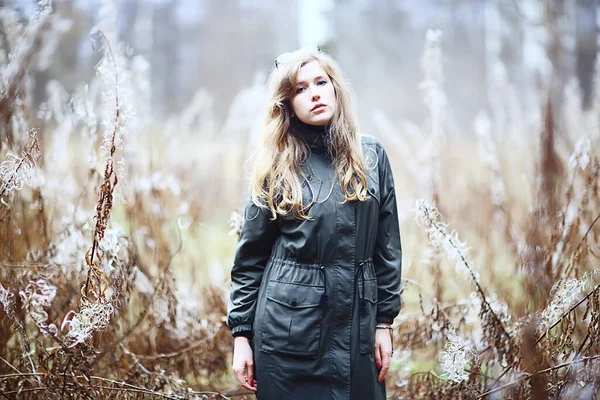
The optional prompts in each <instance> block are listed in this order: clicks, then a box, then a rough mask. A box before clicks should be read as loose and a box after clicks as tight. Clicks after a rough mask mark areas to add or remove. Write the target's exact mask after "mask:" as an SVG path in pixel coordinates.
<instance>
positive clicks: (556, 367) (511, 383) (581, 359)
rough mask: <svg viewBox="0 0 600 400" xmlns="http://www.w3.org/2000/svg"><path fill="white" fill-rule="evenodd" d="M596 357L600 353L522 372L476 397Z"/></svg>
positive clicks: (481, 396) (479, 397)
mask: <svg viewBox="0 0 600 400" xmlns="http://www.w3.org/2000/svg"><path fill="white" fill-rule="evenodd" d="M598 358H600V354H599V355H595V356H590V357H584V358H580V359H578V360H573V361H569V362H566V363H563V364H559V365H555V366H554V367H550V368H546V369H542V370H539V371H536V372H535V373H533V374H528V373H527V372H524V373H525V374H527V376H523V377H521V378H518V379H515V380H513V381H511V382H508V383H506V384H504V385H502V386H499V387H497V388H494V389H491V390H488V391H487V392H485V393H482V394H480V395H479V396H477V398H478V399H481V398H483V397H485V396H487V395H488V394H491V393H494V392H497V391H499V390H502V389H506V388H507V387H510V386H512V385H514V384H515V383H518V382H521V381H522V380H524V379H529V378H531V377H533V376H536V375H541V374H545V373H546V372H552V371H555V370H557V369H560V368H564V367H567V366H571V365H572V364H578V363H580V362H583V361H589V360H595V359H598Z"/></svg>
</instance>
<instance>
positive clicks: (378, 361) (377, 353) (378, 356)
mask: <svg viewBox="0 0 600 400" xmlns="http://www.w3.org/2000/svg"><path fill="white" fill-rule="evenodd" d="M375 365H377V369H379V368H381V345H380V344H379V343H375Z"/></svg>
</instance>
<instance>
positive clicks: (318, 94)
mask: <svg viewBox="0 0 600 400" xmlns="http://www.w3.org/2000/svg"><path fill="white" fill-rule="evenodd" d="M296 79H297V83H296V87H295V88H294V90H295V94H294V96H293V97H292V99H291V104H292V110H294V114H295V115H296V117H297V118H298V119H299V120H300V121H302V122H304V123H305V124H310V125H326V124H327V123H328V122H329V120H330V119H331V117H333V114H334V112H335V109H336V107H337V102H336V100H335V90H334V88H333V84H332V83H331V79H329V76H328V75H327V73H326V72H325V71H324V70H323V68H321V65H320V64H319V62H318V61H316V60H314V61H310V62H308V63H306V64H305V65H304V66H303V67H301V68H300V70H299V71H298V75H297V76H296Z"/></svg>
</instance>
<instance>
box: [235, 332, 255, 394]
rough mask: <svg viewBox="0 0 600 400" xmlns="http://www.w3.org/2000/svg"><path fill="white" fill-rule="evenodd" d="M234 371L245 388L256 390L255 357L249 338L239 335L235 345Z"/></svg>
mask: <svg viewBox="0 0 600 400" xmlns="http://www.w3.org/2000/svg"><path fill="white" fill-rule="evenodd" d="M233 372H234V373H235V377H236V378H237V380H238V382H239V383H240V385H241V386H242V387H243V388H244V389H248V390H251V391H253V392H256V381H255V380H254V359H253V357H252V348H251V347H250V342H249V341H248V338H246V337H243V336H238V337H236V338H235V339H234V345H233Z"/></svg>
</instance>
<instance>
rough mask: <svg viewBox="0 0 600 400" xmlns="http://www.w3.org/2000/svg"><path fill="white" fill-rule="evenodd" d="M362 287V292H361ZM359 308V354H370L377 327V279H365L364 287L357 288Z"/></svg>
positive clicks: (360, 283) (373, 346) (360, 285)
mask: <svg viewBox="0 0 600 400" xmlns="http://www.w3.org/2000/svg"><path fill="white" fill-rule="evenodd" d="M363 287H364V291H363ZM358 291H359V297H360V302H361V307H360V310H359V314H360V352H361V354H368V353H372V352H373V349H374V348H375V326H376V325H377V321H376V317H377V279H375V278H373V279H365V281H364V286H363V285H362V282H359V286H358Z"/></svg>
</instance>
